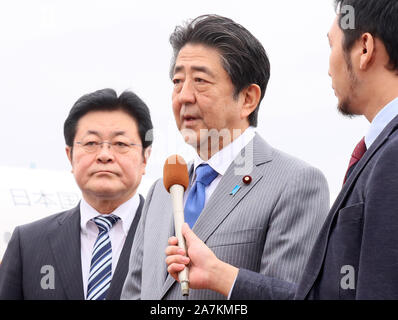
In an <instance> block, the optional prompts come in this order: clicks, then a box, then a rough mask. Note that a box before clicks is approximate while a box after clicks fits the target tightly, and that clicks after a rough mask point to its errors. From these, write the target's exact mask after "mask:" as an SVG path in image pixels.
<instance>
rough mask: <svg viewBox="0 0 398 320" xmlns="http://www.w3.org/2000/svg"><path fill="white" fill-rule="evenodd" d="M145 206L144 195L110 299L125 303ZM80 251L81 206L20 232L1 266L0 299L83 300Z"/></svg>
mask: <svg viewBox="0 0 398 320" xmlns="http://www.w3.org/2000/svg"><path fill="white" fill-rule="evenodd" d="M143 204H144V198H143V197H142V196H141V195H140V204H139V206H138V209H137V211H136V214H135V217H134V220H133V222H132V223H131V226H130V229H129V232H128V234H127V237H126V240H125V243H124V246H123V249H122V252H121V254H120V257H119V261H118V264H117V266H116V269H115V273H114V275H113V277H112V282H111V286H110V288H109V291H108V294H107V300H117V299H120V293H121V291H122V287H123V283H124V279H125V278H126V275H127V270H128V264H129V257H130V251H131V246H132V243H133V240H134V235H135V230H136V228H137V224H138V221H139V219H140V217H141V211H142V207H143ZM80 248H81V247H80V206H79V205H78V206H77V207H76V208H73V209H71V210H68V211H64V212H61V213H58V214H55V215H52V216H49V217H46V218H44V219H41V220H39V221H36V222H33V223H30V224H27V225H23V226H19V227H17V228H15V230H14V232H13V235H12V237H11V240H10V242H9V244H8V247H7V250H6V252H5V254H4V257H3V261H2V263H1V265H0V299H18V300H20V299H26V300H32V299H34V300H83V299H84V290H83V280H82V265H81V249H80ZM49 277H52V278H49ZM49 279H51V280H49ZM53 280H54V281H53ZM52 286H53V288H52Z"/></svg>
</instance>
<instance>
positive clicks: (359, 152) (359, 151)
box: [343, 137, 366, 184]
mask: <svg viewBox="0 0 398 320" xmlns="http://www.w3.org/2000/svg"><path fill="white" fill-rule="evenodd" d="M365 152H366V144H365V137H363V138H362V139H361V141H359V143H358V144H357V146H356V147H355V149H354V152H353V153H352V155H351V159H350V163H349V165H348V169H347V172H346V174H345V177H344V182H343V184H344V183H345V182H346V180H347V178H348V176H349V175H350V173H351V171H352V170H350V169H351V168H352V169H353V166H354V165H355V164H356V163H357V162H358V161H359V160H361V158H362V156H363V155H364V154H365Z"/></svg>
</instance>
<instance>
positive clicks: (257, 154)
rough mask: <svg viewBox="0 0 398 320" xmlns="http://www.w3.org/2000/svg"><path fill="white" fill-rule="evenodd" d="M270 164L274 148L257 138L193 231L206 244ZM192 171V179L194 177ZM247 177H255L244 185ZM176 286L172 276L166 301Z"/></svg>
mask: <svg viewBox="0 0 398 320" xmlns="http://www.w3.org/2000/svg"><path fill="white" fill-rule="evenodd" d="M270 161H272V148H271V147H270V146H269V145H268V144H267V143H266V142H265V141H264V140H263V139H262V138H261V137H259V136H258V135H257V134H256V136H255V137H254V138H253V140H251V141H250V142H249V143H248V145H247V146H246V147H245V148H243V149H242V152H241V154H240V155H239V156H238V157H237V158H236V159H235V160H234V161H233V162H232V164H231V165H230V166H229V168H228V170H227V171H226V173H225V175H224V176H223V177H222V179H221V181H220V182H219V184H218V185H217V188H216V189H215V190H214V192H213V194H212V196H211V197H210V199H209V201H208V202H207V203H206V206H205V208H204V209H203V211H202V213H201V214H200V216H199V218H198V220H197V221H196V223H195V225H194V227H193V231H194V232H195V233H196V235H197V236H198V237H199V238H200V239H201V240H202V241H203V242H205V243H206V241H207V240H208V239H209V237H210V236H211V235H212V234H213V233H214V231H215V230H216V229H217V228H218V227H219V226H220V224H222V222H223V221H224V220H225V219H226V218H227V217H228V215H229V214H230V213H231V212H232V211H233V209H234V208H235V207H236V205H237V204H238V203H239V202H240V201H241V200H242V199H243V198H244V197H245V196H246V195H247V194H248V193H249V192H250V191H251V190H252V189H253V188H255V186H256V184H257V183H258V182H259V181H260V180H261V179H262V177H263V174H264V173H263V172H264V171H263V169H264V168H262V166H263V165H264V164H265V163H267V162H270ZM192 167H193V166H191V168H190V176H192V173H193V168H192ZM245 175H250V176H251V177H252V182H251V183H250V184H249V185H246V184H244V183H243V181H242V178H243V176H245ZM237 185H239V186H240V189H239V190H238V192H236V194H234V195H232V194H231V191H232V190H233V189H234V188H235V186H237ZM174 282H175V280H174V278H173V277H171V276H170V275H168V276H167V278H166V282H165V285H164V287H163V295H162V297H163V296H164V295H165V294H166V292H167V291H168V290H169V288H170V287H171V285H172V284H173V283H174Z"/></svg>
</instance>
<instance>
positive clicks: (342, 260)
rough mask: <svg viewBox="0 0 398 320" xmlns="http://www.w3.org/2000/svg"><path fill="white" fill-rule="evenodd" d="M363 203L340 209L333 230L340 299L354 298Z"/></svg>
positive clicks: (332, 241) (332, 240)
mask: <svg viewBox="0 0 398 320" xmlns="http://www.w3.org/2000/svg"><path fill="white" fill-rule="evenodd" d="M363 213H364V203H358V204H355V205H351V206H348V207H345V208H343V209H341V210H340V211H339V213H338V217H337V221H336V225H335V228H334V232H333V238H332V239H331V243H333V250H334V253H335V255H334V256H335V258H336V260H337V261H336V262H337V267H338V271H339V272H340V283H339V287H340V288H339V291H340V298H341V299H355V293H356V284H357V279H358V272H359V270H358V265H359V256H360V251H361V242H362V229H363Z"/></svg>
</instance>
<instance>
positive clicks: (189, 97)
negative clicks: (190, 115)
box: [178, 80, 196, 104]
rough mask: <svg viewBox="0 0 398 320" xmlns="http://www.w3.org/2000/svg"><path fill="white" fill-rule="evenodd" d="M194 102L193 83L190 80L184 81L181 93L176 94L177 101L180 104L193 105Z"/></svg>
mask: <svg viewBox="0 0 398 320" xmlns="http://www.w3.org/2000/svg"><path fill="white" fill-rule="evenodd" d="M195 100H196V98H195V88H194V86H193V83H192V81H190V80H185V81H184V83H183V85H182V88H181V91H180V92H179V93H178V101H179V102H180V103H181V104H193V103H195Z"/></svg>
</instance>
